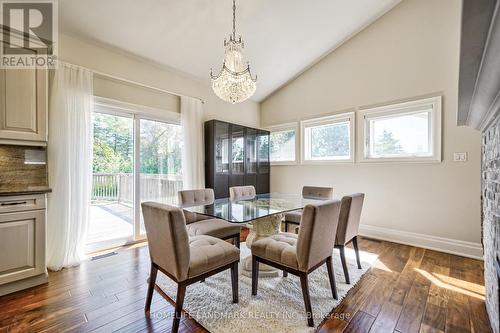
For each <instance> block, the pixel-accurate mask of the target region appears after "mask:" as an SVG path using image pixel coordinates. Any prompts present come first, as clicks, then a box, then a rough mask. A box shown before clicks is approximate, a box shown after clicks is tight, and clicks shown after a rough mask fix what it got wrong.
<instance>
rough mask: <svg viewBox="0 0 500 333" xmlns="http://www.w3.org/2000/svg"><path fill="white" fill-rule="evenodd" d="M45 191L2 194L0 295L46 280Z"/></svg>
mask: <svg viewBox="0 0 500 333" xmlns="http://www.w3.org/2000/svg"><path fill="white" fill-rule="evenodd" d="M45 208H46V196H45V194H36V195H18V196H2V197H0V253H2V256H1V257H0V296H1V295H5V294H8V293H11V292H14V291H17V290H21V289H25V288H29V287H33V286H35V285H38V284H41V283H44V282H46V281H47V269H46V262H45V225H46V221H45V219H46V211H45Z"/></svg>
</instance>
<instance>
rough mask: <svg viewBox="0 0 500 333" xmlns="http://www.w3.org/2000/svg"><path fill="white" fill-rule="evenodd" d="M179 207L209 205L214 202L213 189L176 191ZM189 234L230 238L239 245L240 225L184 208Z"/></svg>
mask: <svg viewBox="0 0 500 333" xmlns="http://www.w3.org/2000/svg"><path fill="white" fill-rule="evenodd" d="M178 196H179V205H180V206H181V207H189V206H199V205H209V204H212V203H213V202H214V190H212V189H211V188H206V189H200V190H184V191H179V192H178ZM184 215H185V216H186V224H187V231H188V235H189V236H198V235H208V236H213V237H217V238H220V239H224V240H226V239H232V240H233V244H234V245H235V246H236V247H238V248H239V247H240V231H241V227H240V226H237V225H234V224H232V223H229V222H226V221H224V220H221V219H216V218H211V217H209V216H206V215H202V214H196V213H192V212H189V211H187V210H184Z"/></svg>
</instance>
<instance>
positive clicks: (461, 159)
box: [453, 153, 467, 162]
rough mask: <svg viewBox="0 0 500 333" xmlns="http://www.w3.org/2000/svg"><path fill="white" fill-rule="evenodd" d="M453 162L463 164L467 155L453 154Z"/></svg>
mask: <svg viewBox="0 0 500 333" xmlns="http://www.w3.org/2000/svg"><path fill="white" fill-rule="evenodd" d="M453 161H454V162H465V161H467V153H453Z"/></svg>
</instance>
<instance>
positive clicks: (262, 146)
mask: <svg viewBox="0 0 500 333" xmlns="http://www.w3.org/2000/svg"><path fill="white" fill-rule="evenodd" d="M258 147H259V152H258V176H257V183H258V184H257V193H259V194H260V193H269V190H270V189H269V171H270V170H269V132H264V131H259V135H258Z"/></svg>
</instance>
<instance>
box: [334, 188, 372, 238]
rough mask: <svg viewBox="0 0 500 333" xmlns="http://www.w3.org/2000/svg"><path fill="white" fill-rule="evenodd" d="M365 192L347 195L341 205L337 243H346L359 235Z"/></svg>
mask: <svg viewBox="0 0 500 333" xmlns="http://www.w3.org/2000/svg"><path fill="white" fill-rule="evenodd" d="M364 199H365V194H364V193H355V194H351V195H346V196H344V197H343V198H342V202H341V206H340V217H339V225H338V228H337V237H336V239H335V244H336V245H345V244H346V243H347V242H349V241H350V240H351V239H353V238H354V237H355V236H357V235H358V230H359V221H360V217H361V210H362V208H363V201H364Z"/></svg>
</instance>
